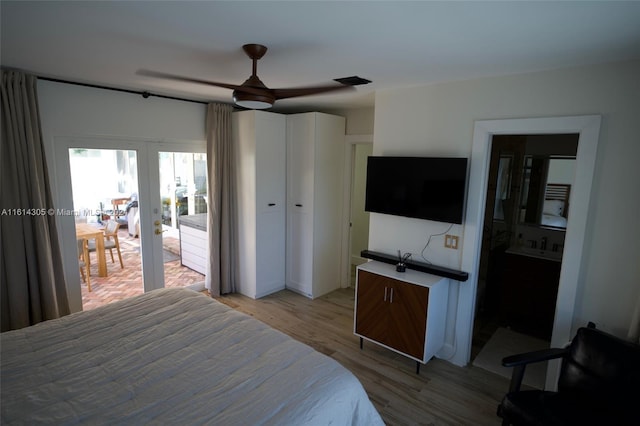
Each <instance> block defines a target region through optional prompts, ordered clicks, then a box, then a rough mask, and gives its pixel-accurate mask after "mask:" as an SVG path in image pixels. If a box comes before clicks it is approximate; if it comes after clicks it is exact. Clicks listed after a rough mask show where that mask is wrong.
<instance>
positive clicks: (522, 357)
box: [502, 348, 569, 392]
mask: <svg viewBox="0 0 640 426" xmlns="http://www.w3.org/2000/svg"><path fill="white" fill-rule="evenodd" d="M568 350H569V349H568V348H550V349H543V350H540V351H533V352H525V353H522V354H517V355H511V356H508V357H505V358H503V359H502V365H503V366H504V367H513V372H512V373H511V383H510V384H509V392H518V391H519V390H520V387H521V386H522V379H523V378H524V370H525V368H526V367H527V365H528V364H532V363H534V362H542V361H549V360H551V359H557V358H562V357H563V356H564V355H565V354H566V353H567V352H568Z"/></svg>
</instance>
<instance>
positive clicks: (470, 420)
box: [217, 288, 509, 425]
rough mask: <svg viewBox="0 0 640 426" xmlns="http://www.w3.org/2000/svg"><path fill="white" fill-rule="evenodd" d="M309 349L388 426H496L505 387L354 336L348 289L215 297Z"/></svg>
mask: <svg viewBox="0 0 640 426" xmlns="http://www.w3.org/2000/svg"><path fill="white" fill-rule="evenodd" d="M217 300H219V301H221V302H223V303H225V304H227V305H228V306H231V307H232V308H234V309H236V310H238V311H241V312H244V313H247V314H249V315H251V316H253V317H255V318H257V319H259V320H261V321H263V322H265V323H267V324H268V325H270V326H271V327H273V328H275V329H277V330H280V331H282V332H283V333H285V334H288V335H289V336H291V337H293V338H294V339H296V340H299V341H301V342H303V343H306V344H308V345H309V346H312V347H313V348H315V349H316V350H318V351H319V352H322V353H324V354H326V355H328V356H330V357H332V358H333V359H335V360H336V361H338V362H339V363H341V364H342V365H343V366H345V367H346V368H347V369H349V370H350V371H351V372H353V374H355V375H356V376H357V377H358V379H359V380H360V382H361V383H362V385H363V386H364V388H365V390H366V391H367V393H368V394H369V398H370V399H371V401H372V402H373V404H374V405H375V407H376V408H377V409H378V411H379V412H380V415H381V416H382V418H383V420H384V421H385V423H386V424H388V425H499V424H500V419H499V418H498V417H497V416H496V407H497V406H498V403H499V402H500V400H501V399H502V397H503V396H504V394H505V393H506V391H507V389H508V387H509V381H508V380H507V379H505V378H503V377H500V376H498V375H496V374H493V373H490V372H488V371H485V370H482V369H480V368H478V367H473V366H469V367H464V368H462V367H457V366H455V365H453V364H451V363H449V362H447V361H444V360H440V359H435V358H434V359H432V360H431V361H430V362H429V363H427V364H426V365H423V366H421V369H420V374H419V375H416V373H415V362H414V361H412V360H410V359H408V358H405V357H403V356H400V355H398V354H396V353H394V352H392V351H389V350H387V349H384V348H381V347H379V346H378V345H375V344H373V343H370V342H366V341H365V343H364V349H363V350H360V347H359V339H358V337H357V336H355V335H354V334H353V306H354V290H353V288H349V289H341V290H337V291H334V292H332V293H330V294H328V295H326V296H324V297H321V298H318V299H315V300H310V299H307V298H306V297H303V296H300V295H298V294H296V293H293V292H291V291H288V290H284V291H280V292H278V293H275V294H273V295H270V296H267V297H264V298H262V299H259V300H253V299H251V298H248V297H245V296H242V295H239V294H232V295H226V296H223V297H220V298H219V299H217Z"/></svg>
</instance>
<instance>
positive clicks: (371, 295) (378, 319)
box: [355, 271, 390, 345]
mask: <svg viewBox="0 0 640 426" xmlns="http://www.w3.org/2000/svg"><path fill="white" fill-rule="evenodd" d="M385 293H386V296H385ZM389 293H390V288H389V283H388V278H386V277H383V276H381V275H377V274H372V273H370V272H367V271H358V294H357V296H356V297H357V299H356V300H357V301H358V305H357V306H356V327H355V328H356V333H358V334H360V335H362V336H366V337H368V338H370V339H373V340H375V341H377V342H380V343H383V344H385V345H387V344H388V342H389V337H388V318H387V316H388V312H389V304H388V303H387V302H386V300H388V297H389Z"/></svg>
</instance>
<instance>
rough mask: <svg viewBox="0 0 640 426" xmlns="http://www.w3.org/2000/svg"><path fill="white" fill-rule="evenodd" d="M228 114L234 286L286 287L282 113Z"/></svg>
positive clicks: (260, 290) (251, 290)
mask: <svg viewBox="0 0 640 426" xmlns="http://www.w3.org/2000/svg"><path fill="white" fill-rule="evenodd" d="M232 117H233V121H232V129H233V131H232V133H233V140H234V146H235V148H236V149H235V157H236V167H235V171H236V174H235V177H236V184H237V187H238V191H237V218H238V243H239V244H238V249H239V277H238V286H239V289H238V291H239V292H240V293H241V294H244V295H245V296H249V297H252V298H254V299H257V298H260V297H263V296H266V295H267V294H270V293H273V292H276V291H279V290H282V289H284V288H285V256H286V251H285V241H286V237H285V234H286V226H285V224H286V207H285V200H286V155H287V154H286V116H285V115H281V114H274V113H270V112H266V111H241V112H234V113H233V114H232Z"/></svg>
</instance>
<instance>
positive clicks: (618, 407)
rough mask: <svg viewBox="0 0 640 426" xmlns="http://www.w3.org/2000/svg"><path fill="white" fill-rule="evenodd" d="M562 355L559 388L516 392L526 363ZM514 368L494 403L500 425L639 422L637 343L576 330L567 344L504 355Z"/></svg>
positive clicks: (505, 362)
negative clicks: (506, 389)
mask: <svg viewBox="0 0 640 426" xmlns="http://www.w3.org/2000/svg"><path fill="white" fill-rule="evenodd" d="M558 358H561V359H562V367H561V371H560V377H559V379H558V391H557V392H551V391H542V390H520V387H521V384H522V378H523V376H524V371H525V368H526V366H527V364H530V363H532V362H541V361H548V360H551V359H558ZM502 365H504V366H505V367H514V370H513V375H512V378H511V385H510V389H509V393H507V395H506V396H505V397H504V399H503V400H502V403H501V404H500V405H499V406H498V416H500V417H502V419H503V422H502V424H503V425H510V424H512V425H545V426H555V425H607V426H608V425H635V426H637V425H640V345H638V344H634V343H631V342H629V341H626V340H623V339H620V338H618V337H615V336H612V335H610V334H607V333H605V332H603V331H600V330H596V329H595V327H584V328H580V329H579V330H578V332H577V334H576V336H575V337H574V339H573V340H572V342H571V345H570V346H568V347H567V348H563V349H556V348H551V349H547V350H542V351H536V352H529V353H525V354H519V355H514V356H509V357H506V358H504V359H503V360H502Z"/></svg>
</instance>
